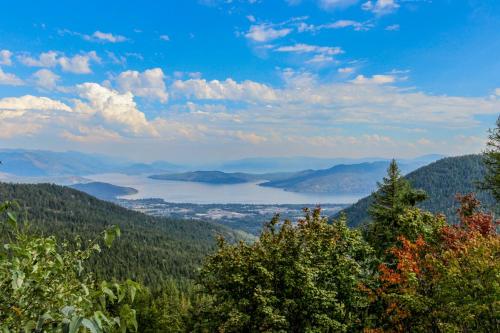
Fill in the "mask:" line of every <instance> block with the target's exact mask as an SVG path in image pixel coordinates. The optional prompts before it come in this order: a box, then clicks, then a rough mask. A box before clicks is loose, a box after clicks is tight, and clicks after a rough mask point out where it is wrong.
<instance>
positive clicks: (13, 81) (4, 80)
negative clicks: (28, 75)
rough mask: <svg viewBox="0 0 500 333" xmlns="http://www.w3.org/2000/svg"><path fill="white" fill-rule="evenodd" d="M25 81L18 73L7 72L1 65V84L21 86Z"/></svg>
mask: <svg viewBox="0 0 500 333" xmlns="http://www.w3.org/2000/svg"><path fill="white" fill-rule="evenodd" d="M23 84H24V82H23V80H21V79H20V78H18V77H17V76H16V75H14V74H11V73H5V72H4V71H3V70H2V68H1V67H0V85H6V86H21V85H23Z"/></svg>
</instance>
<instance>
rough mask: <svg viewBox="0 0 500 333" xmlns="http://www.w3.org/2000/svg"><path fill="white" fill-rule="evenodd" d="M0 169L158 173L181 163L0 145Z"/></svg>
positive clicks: (27, 173) (28, 173)
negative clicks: (134, 159) (6, 147)
mask: <svg viewBox="0 0 500 333" xmlns="http://www.w3.org/2000/svg"><path fill="white" fill-rule="evenodd" d="M0 161H2V164H1V165H0V172H2V173H6V174H10V175H14V176H20V177H56V176H57V177H58V176H85V175H91V174H97V173H110V172H118V173H126V174H141V173H146V174H147V173H160V172H169V171H180V170H183V167H181V166H179V165H175V164H171V163H168V162H162V161H158V162H153V163H150V164H146V163H132V162H129V161H125V160H121V159H116V158H110V157H107V156H103V155H97V154H85V153H80V152H72V151H69V152H53V151H44V150H23V149H0Z"/></svg>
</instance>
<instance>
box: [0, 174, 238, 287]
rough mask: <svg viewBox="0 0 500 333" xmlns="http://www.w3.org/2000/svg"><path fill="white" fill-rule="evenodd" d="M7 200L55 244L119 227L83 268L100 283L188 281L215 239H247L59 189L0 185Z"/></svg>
mask: <svg viewBox="0 0 500 333" xmlns="http://www.w3.org/2000/svg"><path fill="white" fill-rule="evenodd" d="M7 200H15V201H16V202H18V203H19V204H20V206H21V211H20V212H19V214H18V216H19V218H20V219H21V220H24V218H25V216H27V218H28V220H29V222H30V227H31V228H32V229H33V230H34V231H35V232H39V233H43V234H44V235H55V236H56V237H58V238H59V239H61V238H63V239H67V240H69V241H73V240H74V238H75V237H76V236H80V237H81V239H82V240H84V241H87V240H89V239H95V238H96V237H99V235H100V234H101V233H102V231H103V230H104V229H105V228H106V227H109V226H110V225H118V226H119V227H120V229H121V231H122V236H121V238H120V239H117V240H116V241H115V243H114V244H113V248H112V249H111V250H103V252H102V253H101V254H100V255H99V256H98V257H97V258H96V259H94V260H93V261H92V262H91V267H88V268H90V269H91V270H92V272H93V273H95V274H97V275H98V276H99V277H101V278H104V279H109V278H111V277H116V278H118V279H125V278H131V279H134V280H138V281H143V282H144V283H146V284H147V285H148V286H150V287H151V288H156V289H158V288H160V287H161V285H162V283H164V282H165V281H167V280H168V279H169V277H174V278H193V277H194V276H195V275H196V270H197V269H198V267H199V266H200V265H201V263H202V260H203V258H204V257H205V256H206V254H207V253H209V252H210V251H211V250H212V249H213V248H214V247H215V236H216V235H223V236H224V237H226V238H227V239H228V240H230V241H234V240H237V239H241V237H246V236H247V234H245V233H241V232H238V231H233V230H230V229H228V228H225V227H223V226H218V225H214V224H211V223H210V222H206V221H194V220H179V219H170V218H159V217H153V216H149V215H145V214H142V213H139V212H135V211H131V210H128V209H125V208H123V207H120V206H118V205H115V204H113V203H110V202H106V201H101V200H99V199H96V198H94V197H92V196H90V195H88V194H85V193H83V192H80V191H77V190H75V189H71V188H68V187H62V186H58V185H49V184H38V185H32V184H6V183H0V202H4V201H7ZM25 213H26V215H25ZM5 237H7V233H6V232H5V225H4V224H0V243H2V242H3V241H5Z"/></svg>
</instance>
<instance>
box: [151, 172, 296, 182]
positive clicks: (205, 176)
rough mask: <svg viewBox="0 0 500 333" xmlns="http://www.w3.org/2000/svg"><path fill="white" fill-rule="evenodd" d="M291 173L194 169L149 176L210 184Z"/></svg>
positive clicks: (266, 178) (278, 177)
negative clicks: (251, 172)
mask: <svg viewBox="0 0 500 333" xmlns="http://www.w3.org/2000/svg"><path fill="white" fill-rule="evenodd" d="M290 175H291V174H289V173H269V174H249V173H242V172H233V173H226V172H222V171H192V172H183V173H172V174H162V175H152V176H149V178H151V179H158V180H175V181H184V182H197V183H208V184H240V183H248V182H252V181H258V180H268V179H281V178H286V177H289V176H290Z"/></svg>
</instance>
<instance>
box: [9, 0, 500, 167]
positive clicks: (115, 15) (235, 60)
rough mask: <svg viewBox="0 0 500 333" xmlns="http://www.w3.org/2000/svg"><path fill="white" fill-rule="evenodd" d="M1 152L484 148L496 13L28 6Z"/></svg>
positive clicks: (237, 2) (342, 152)
mask: <svg viewBox="0 0 500 333" xmlns="http://www.w3.org/2000/svg"><path fill="white" fill-rule="evenodd" d="M2 8H4V10H2V11H1V12H0V34H1V36H2V38H0V146H1V147H3V148H20V147H21V148H34V149H52V150H68V149H71V150H81V151H87V152H98V153H106V154H113V155H122V156H126V157H130V158H134V159H138V160H157V159H165V160H172V161H176V162H200V161H215V160H224V159H234V158H240V157H249V156H296V155H310V156H324V157H341V156H342V157H363V156H384V157H392V156H397V157H410V156H416V155H420V154H426V153H443V154H448V155H455V154H464V153H471V152H478V151H480V150H481V149H482V147H483V145H484V142H485V138H486V131H487V129H488V128H489V127H491V126H493V124H494V121H495V119H496V117H498V114H499V112H500V60H499V57H498V55H500V29H499V28H500V3H499V2H498V1H493V0H491V1H475V0H470V1H468V0H459V1H451V0H450V1H445V0H443V1H437V0H436V1H426V0H372V1H364V0H362V1H356V0H302V1H300V0H288V1H286V0H275V1H266V0H260V1H259V0H233V1H229V0H225V1H218V0H200V1H188V0H186V1H141V2H139V1H71V2H67V3H65V4H64V5H63V4H62V3H61V2H60V1H36V2H35V1H16V2H11V1H9V2H5V3H4V4H3V6H2Z"/></svg>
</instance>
